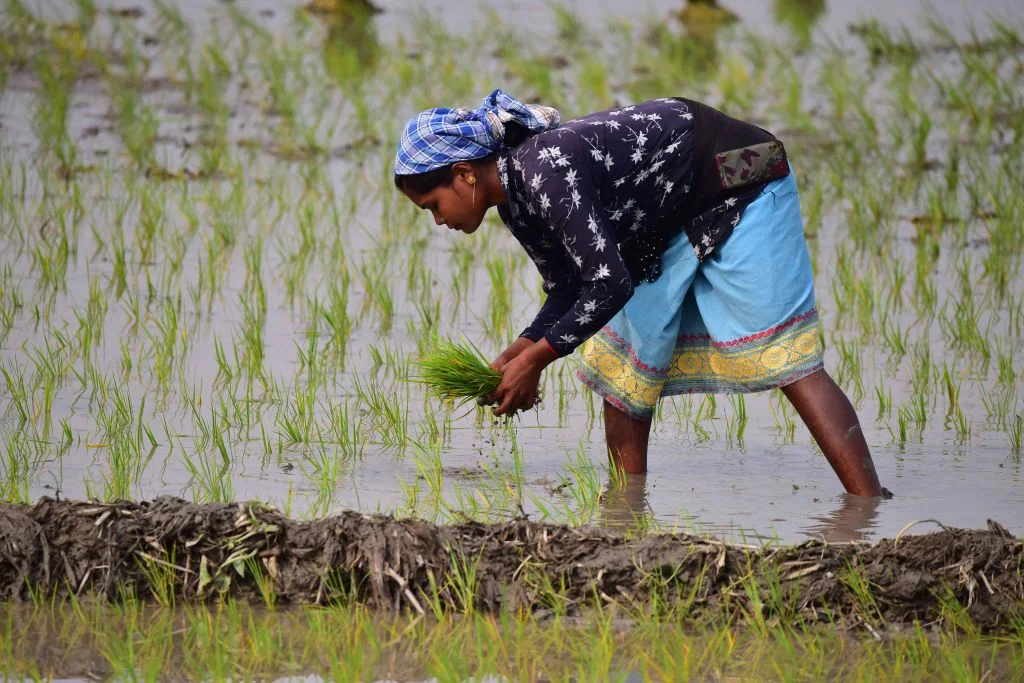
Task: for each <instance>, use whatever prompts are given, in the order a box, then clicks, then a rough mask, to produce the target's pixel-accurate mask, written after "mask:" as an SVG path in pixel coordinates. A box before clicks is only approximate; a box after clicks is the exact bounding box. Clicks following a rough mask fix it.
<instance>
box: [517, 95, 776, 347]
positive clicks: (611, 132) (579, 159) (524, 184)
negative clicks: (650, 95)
mask: <svg viewBox="0 0 1024 683" xmlns="http://www.w3.org/2000/svg"><path fill="white" fill-rule="evenodd" d="M695 105H696V106H700V107H704V108H705V109H710V108H707V107H706V105H697V103H693V102H691V101H688V100H681V99H676V98H665V99H659V100H653V101H650V102H645V103H643V104H637V105H634V106H628V107H622V108H619V109H610V110H606V111H602V112H598V113H595V114H591V115H589V116H585V117H583V118H580V119H575V120H573V121H569V122H567V123H565V124H563V125H561V126H560V127H558V128H555V129H553V130H549V131H545V132H543V133H540V134H538V135H535V136H533V137H531V138H528V139H527V140H526V141H524V142H523V143H522V144H520V145H519V146H517V147H515V148H513V149H510V150H508V151H506V152H503V153H501V154H499V155H498V159H497V164H498V174H499V177H500V180H501V184H502V185H503V186H504V188H505V190H506V192H507V193H508V197H509V201H508V203H507V204H504V205H501V206H499V207H498V211H499V214H500V215H501V218H502V220H503V221H504V222H505V224H506V225H507V226H508V228H509V230H510V231H511V232H512V234H513V235H514V236H515V237H516V239H518V240H519V242H520V243H521V244H522V245H523V247H524V248H525V249H526V252H527V254H528V255H529V256H530V258H531V259H532V260H533V262H534V264H535V265H536V266H537V269H538V270H539V271H540V274H541V276H542V277H543V279H544V285H543V286H544V292H545V293H546V294H547V299H546V300H545V302H544V305H543V306H542V307H541V310H540V312H539V313H538V314H537V316H536V318H535V319H534V321H533V322H532V323H531V324H530V326H529V327H527V328H526V330H524V331H523V333H522V335H521V336H524V337H527V338H529V339H531V340H533V341H538V340H539V339H540V338H541V337H544V338H546V339H547V341H548V342H549V343H550V344H551V346H552V347H553V348H554V350H555V351H556V352H557V353H558V354H559V355H566V354H569V353H572V351H573V350H574V349H575V348H576V347H577V346H579V345H580V344H582V343H583V342H584V341H585V340H586V339H587V338H589V337H590V336H591V335H593V334H594V333H596V332H597V331H598V330H600V329H601V328H602V327H603V326H604V325H605V324H606V323H607V322H608V321H609V320H610V319H611V318H612V317H613V316H614V315H615V314H616V313H618V312H619V310H621V309H622V307H623V306H624V305H625V304H626V302H627V301H628V300H629V298H630V297H631V296H632V294H633V288H634V285H636V284H639V283H640V282H641V281H643V280H645V279H648V280H653V279H655V278H656V277H657V275H658V274H659V273H660V259H661V254H662V252H663V251H664V248H665V245H666V243H667V240H668V239H669V238H670V237H671V236H673V235H675V234H678V232H679V231H680V230H686V232H687V236H688V238H689V240H690V243H691V244H692V245H693V248H694V251H695V253H696V255H697V258H698V259H703V258H704V257H706V256H707V255H708V254H710V253H711V252H712V251H713V250H714V249H715V248H716V247H717V246H718V245H719V244H721V243H722V242H723V241H724V240H725V238H726V237H728V235H729V233H730V232H731V231H732V228H733V227H734V226H735V225H736V224H737V223H738V222H739V220H740V215H741V213H742V211H743V209H744V208H745V207H746V205H747V204H749V202H750V201H751V200H752V198H753V196H754V195H755V194H756V192H754V193H752V192H751V191H750V190H751V189H752V188H751V187H750V186H747V187H743V188H740V189H738V190H735V191H732V192H724V193H718V194H717V196H713V197H709V195H712V194H713V193H709V192H697V191H695V192H692V193H691V183H693V184H694V186H695V187H696V188H701V189H702V188H704V187H705V186H706V183H705V182H703V181H702V179H701V178H700V177H698V178H696V179H695V178H694V177H693V173H694V149H695V143H696V136H697V132H698V131H697V129H696V125H695V124H696V122H695V113H696V111H695V109H696V107H695ZM711 111H714V110H711ZM697 147H698V149H702V147H701V145H700V144H697ZM712 163H713V162H712ZM726 171H728V172H733V171H734V169H733V168H726ZM726 171H723V170H722V167H721V163H720V164H719V168H717V169H716V170H714V173H715V175H716V181H715V183H716V186H717V175H719V174H721V177H722V178H723V185H724V184H726ZM698 173H699V174H701V173H703V174H706V173H707V171H703V170H699V169H698ZM761 186H763V184H762V185H760V186H758V187H757V188H756V189H758V190H759V189H760V187H761ZM695 195H701V196H699V197H698V196H695ZM708 199H710V200H711V202H712V205H706V204H708V203H709V202H708V201H707V200H708Z"/></svg>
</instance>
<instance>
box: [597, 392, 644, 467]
mask: <svg viewBox="0 0 1024 683" xmlns="http://www.w3.org/2000/svg"><path fill="white" fill-rule="evenodd" d="M604 436H605V439H606V440H607V441H608V457H609V458H611V461H612V464H613V465H615V467H616V469H618V470H619V471H620V472H625V473H626V474H643V473H645V472H646V471H647V440H648V439H649V438H650V436H651V423H650V422H645V421H643V420H637V419H636V418H634V417H631V416H630V415H629V413H626V412H623V411H621V410H619V409H618V408H616V407H615V406H613V405H612V404H610V403H608V401H605V402H604Z"/></svg>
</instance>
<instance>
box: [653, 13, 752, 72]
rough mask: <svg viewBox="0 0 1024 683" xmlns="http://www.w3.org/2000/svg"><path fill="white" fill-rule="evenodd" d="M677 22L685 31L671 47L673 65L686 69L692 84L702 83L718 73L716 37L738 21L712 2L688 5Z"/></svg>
mask: <svg viewBox="0 0 1024 683" xmlns="http://www.w3.org/2000/svg"><path fill="white" fill-rule="evenodd" d="M679 21H680V22H682V24H683V26H684V27H685V28H686V36H685V37H684V39H683V40H681V41H678V42H675V43H673V44H672V49H671V50H669V53H670V54H671V56H672V61H673V62H674V63H675V64H676V65H677V66H684V65H685V66H689V72H690V73H689V74H688V76H689V78H691V79H692V80H694V81H705V80H707V79H708V78H710V77H711V76H713V75H714V74H715V72H716V71H717V70H718V62H719V50H718V33H719V31H720V30H721V29H722V28H723V27H725V26H728V25H729V24H732V23H734V22H735V21H737V17H736V15H735V14H733V13H732V12H730V11H729V10H727V9H725V8H723V7H719V6H718V5H717V4H716V3H715V2H714V0H710V1H709V0H700V1H698V2H693V1H691V2H688V3H687V4H686V7H684V8H683V10H682V11H681V12H680V13H679Z"/></svg>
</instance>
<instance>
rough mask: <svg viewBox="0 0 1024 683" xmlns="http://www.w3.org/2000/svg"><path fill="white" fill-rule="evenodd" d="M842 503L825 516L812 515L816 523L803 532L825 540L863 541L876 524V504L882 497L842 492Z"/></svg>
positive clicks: (835, 541) (836, 541)
mask: <svg viewBox="0 0 1024 683" xmlns="http://www.w3.org/2000/svg"><path fill="white" fill-rule="evenodd" d="M842 496H843V497H842V504H841V505H840V506H839V508H838V509H836V511H835V512H833V513H832V514H831V515H829V516H827V517H814V518H812V519H814V520H815V521H816V522H818V523H817V524H812V525H811V526H809V527H808V528H807V529H806V530H805V533H806V534H807V535H808V536H811V537H812V538H819V537H820V538H824V539H825V540H826V541H830V542H834V543H838V542H841V541H863V540H867V538H868V536H870V535H871V531H872V530H873V529H874V528H875V526H877V524H876V522H875V519H876V518H877V517H878V505H879V503H881V501H882V499H881V498H878V497H871V496H854V495H851V494H849V493H844V494H842Z"/></svg>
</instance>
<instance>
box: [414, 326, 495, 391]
mask: <svg viewBox="0 0 1024 683" xmlns="http://www.w3.org/2000/svg"><path fill="white" fill-rule="evenodd" d="M415 364H416V366H417V367H418V368H419V370H420V376H419V377H418V381H419V382H420V383H422V384H424V385H426V387H427V392H428V393H429V394H430V395H431V396H433V397H434V398H438V399H441V400H442V401H445V402H447V403H454V404H456V405H462V404H464V403H468V402H469V401H472V400H473V399H476V398H480V397H482V396H487V395H488V394H490V393H491V392H493V391H494V390H495V389H497V388H498V384H500V383H501V373H500V372H498V371H497V370H495V369H494V368H492V367H491V366H490V365H489V364H488V362H487V359H486V358H484V355H483V354H482V353H480V349H478V348H477V347H476V346H474V345H473V344H472V343H470V344H469V346H466V345H463V344H459V343H456V342H453V341H452V340H451V339H440V338H439V339H437V341H436V342H435V345H434V349H433V350H432V351H430V352H429V353H427V354H426V355H425V356H424V357H423V358H421V359H419V360H417V361H416V362H415Z"/></svg>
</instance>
